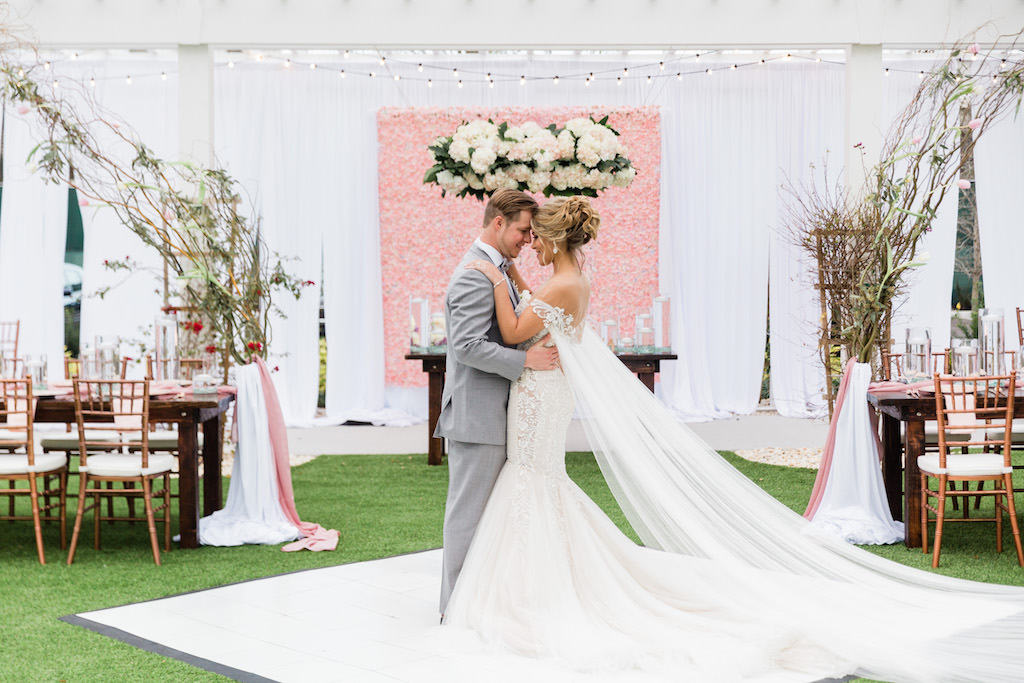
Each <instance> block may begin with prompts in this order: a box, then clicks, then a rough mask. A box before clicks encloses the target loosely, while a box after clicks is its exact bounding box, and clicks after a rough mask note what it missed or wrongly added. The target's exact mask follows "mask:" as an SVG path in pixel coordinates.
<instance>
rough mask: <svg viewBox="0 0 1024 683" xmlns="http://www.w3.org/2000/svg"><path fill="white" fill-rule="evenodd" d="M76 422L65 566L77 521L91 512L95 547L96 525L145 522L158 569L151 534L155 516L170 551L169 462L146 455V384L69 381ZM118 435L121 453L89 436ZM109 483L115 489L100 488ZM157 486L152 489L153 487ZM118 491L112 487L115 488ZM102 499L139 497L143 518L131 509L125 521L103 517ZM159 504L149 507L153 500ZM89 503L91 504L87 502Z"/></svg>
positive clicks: (70, 557)
mask: <svg viewBox="0 0 1024 683" xmlns="http://www.w3.org/2000/svg"><path fill="white" fill-rule="evenodd" d="M74 389H75V420H76V421H77V423H78V435H79V444H80V445H79V451H80V454H81V465H80V466H79V497H78V510H77V512H76V514H75V525H74V529H73V531H72V533H71V547H70V550H69V551H68V564H71V563H72V562H73V561H74V559H75V549H76V547H77V545H78V535H79V532H80V531H81V527H82V517H83V515H84V514H85V512H86V511H88V510H92V511H93V536H94V539H93V541H94V542H93V545H94V547H95V548H96V549H97V550H98V549H99V547H100V522H101V521H104V520H106V521H135V520H137V519H145V520H146V526H147V529H148V531H149V540H150V546H151V547H152V550H153V560H154V561H155V562H156V564H158V565H159V564H160V543H159V540H158V537H157V532H156V521H157V518H156V514H157V513H162V515H161V519H160V521H161V522H162V523H163V525H164V543H163V545H164V550H170V549H171V505H170V503H171V487H170V473H171V466H172V465H173V462H174V458H173V456H170V455H159V454H155V453H150V451H149V380H148V379H145V380H87V379H76V380H74ZM111 425H113V428H114V430H116V431H118V432H120V433H122V434H123V435H124V438H123V439H122V441H121V448H120V449H119V450H117V451H115V452H110V451H108V450H107V448H109V443H107V442H105V441H102V440H101V441H93V440H92V439H91V438H90V432H91V431H92V430H95V429H97V428H100V429H104V430H106V429H109V428H110V426H111ZM107 482H112V483H113V485H114V486H115V487H114V488H106V487H105V486H103V485H104V484H106V483H107ZM158 482H159V483H160V484H161V485H162V488H160V489H159V490H154V486H155V485H156V484H157V483H158ZM119 483H120V484H121V486H122V487H123V488H116V485H117V484H119ZM103 498H124V499H126V500H133V499H138V498H141V499H142V501H143V507H144V511H145V517H144V518H141V517H136V516H135V515H134V513H133V509H132V508H128V514H127V515H125V516H119V515H112V514H110V513H109V509H108V514H107V515H105V516H104V515H102V514H101V511H102V509H103V508H102V506H101V504H100V503H101V500H102V499H103ZM156 500H159V501H161V502H159V504H156V505H154V501H156ZM90 501H91V502H90Z"/></svg>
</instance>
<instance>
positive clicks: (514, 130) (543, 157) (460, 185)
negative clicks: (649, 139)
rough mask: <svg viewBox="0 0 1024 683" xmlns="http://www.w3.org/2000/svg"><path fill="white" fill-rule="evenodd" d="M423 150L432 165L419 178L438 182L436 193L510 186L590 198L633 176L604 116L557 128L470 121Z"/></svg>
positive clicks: (480, 192)
mask: <svg viewBox="0 0 1024 683" xmlns="http://www.w3.org/2000/svg"><path fill="white" fill-rule="evenodd" d="M429 149H430V151H431V153H432V154H433V156H434V165H433V166H431V167H430V168H429V169H428V170H427V172H426V175H424V176H423V182H424V183H426V184H434V185H438V186H439V187H440V188H441V195H442V196H444V195H445V194H447V193H449V192H451V193H454V194H456V195H457V196H459V197H465V196H466V195H472V196H473V197H476V198H477V199H480V200H483V199H484V197H489V196H490V195H491V194H492V193H493V192H495V191H496V190H500V189H503V188H510V189H517V190H523V191H527V192H534V193H543V194H544V196H545V197H550V196H552V195H585V196H588V197H596V196H597V193H598V192H600V191H601V190H604V189H606V188H608V187H628V186H629V184H630V183H631V182H633V178H635V177H636V169H635V168H633V165H632V164H631V163H630V161H629V159H628V158H627V157H626V154H627V151H626V147H625V145H623V144H622V141H621V139H620V137H619V133H618V131H616V130H615V129H614V128H612V127H611V126H609V125H608V117H607V116H605V117H604V118H602V119H601V120H599V121H596V120H594V118H593V117H591V118H575V119H571V120H569V121H567V122H566V123H565V125H564V126H562V127H561V128H560V127H559V126H558V125H557V124H554V123H552V124H550V125H548V126H546V127H542V126H540V125H539V124H537V123H535V122H533V121H526V122H524V123H520V124H512V123H509V122H507V121H503V122H501V123H494V121H492V120H490V119H488V120H486V121H484V120H476V121H470V122H465V123H463V124H462V125H460V126H459V127H458V128H457V129H456V130H455V133H454V134H452V135H450V136H448V137H441V138H438V139H437V140H435V141H434V144H432V145H430V147H429Z"/></svg>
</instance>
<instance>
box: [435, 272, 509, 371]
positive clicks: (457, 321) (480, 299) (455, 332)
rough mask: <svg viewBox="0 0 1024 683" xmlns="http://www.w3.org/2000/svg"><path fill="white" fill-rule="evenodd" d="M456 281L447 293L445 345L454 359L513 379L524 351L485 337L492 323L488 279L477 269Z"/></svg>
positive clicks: (492, 298) (492, 315)
mask: <svg viewBox="0 0 1024 683" xmlns="http://www.w3.org/2000/svg"><path fill="white" fill-rule="evenodd" d="M456 282H457V286H456V287H453V288H452V290H451V291H450V292H449V295H448V309H449V316H450V318H451V323H450V329H449V330H448V345H449V347H450V348H451V349H452V350H453V351H454V353H455V357H456V359H457V360H458V361H459V362H460V363H464V364H466V365H469V366H471V367H474V368H476V369H478V370H482V371H483V372H489V373H492V374H495V375H500V376H502V377H505V378H506V379H508V380H510V381H511V380H515V379H516V378H517V377H519V375H520V374H522V372H523V366H524V364H525V363H526V352H525V351H519V350H517V349H510V348H508V347H507V346H502V345H501V344H498V343H497V342H493V341H490V340H489V339H488V338H487V335H488V331H489V330H490V329H491V326H492V325H493V324H494V288H493V286H492V285H491V283H490V280H488V279H487V276H486V275H484V274H483V273H481V272H479V271H477V270H467V271H466V272H465V273H464V274H461V275H460V276H459V277H458V278H456Z"/></svg>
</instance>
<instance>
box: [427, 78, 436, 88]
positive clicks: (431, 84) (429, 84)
mask: <svg viewBox="0 0 1024 683" xmlns="http://www.w3.org/2000/svg"><path fill="white" fill-rule="evenodd" d="M427 87H428V88H433V87H434V80H433V79H432V78H428V79H427Z"/></svg>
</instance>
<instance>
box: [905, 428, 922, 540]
mask: <svg viewBox="0 0 1024 683" xmlns="http://www.w3.org/2000/svg"><path fill="white" fill-rule="evenodd" d="M906 425H907V434H906V447H905V449H904V452H905V453H906V461H905V462H904V464H903V501H904V502H903V523H904V525H906V526H905V537H904V543H905V544H906V546H907V547H908V548H920V547H921V470H920V469H918V467H917V458H918V456H920V455H923V454H924V420H907V422H906Z"/></svg>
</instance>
